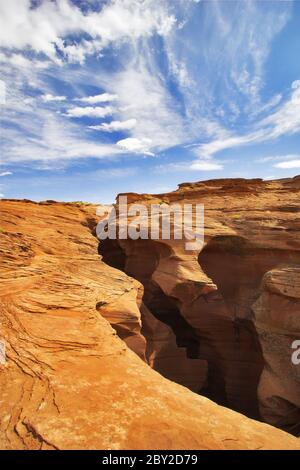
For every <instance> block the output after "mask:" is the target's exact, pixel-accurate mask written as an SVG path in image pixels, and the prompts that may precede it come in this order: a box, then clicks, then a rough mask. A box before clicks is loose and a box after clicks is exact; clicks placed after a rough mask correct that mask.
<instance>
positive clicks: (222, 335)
mask: <svg viewBox="0 0 300 470" xmlns="http://www.w3.org/2000/svg"><path fill="white" fill-rule="evenodd" d="M270 184H271V183H270ZM273 184H274V185H278V188H279V189H278V191H280V190H281V189H280V188H281V186H282V183H273ZM257 185H258V186H259V184H258V183H257ZM199 186H200V185H199ZM204 186H207V185H204ZM213 187H214V188H215V183H214V184H213ZM255 187H256V186H255ZM198 190H199V188H197V185H195V187H191V188H187V187H186V186H184V187H183V188H181V189H180V190H179V191H178V195H179V196H180V197H182V196H183V200H184V198H185V197H190V194H192V193H193V192H195V193H197V192H198ZM297 190H298V189H297ZM205 191H206V189H205V190H204V192H205ZM228 191H229V192H230V190H229V189H228ZM261 191H262V192H264V191H265V188H262V189H261ZM182 192H186V193H187V196H186V195H184V194H182ZM200 192H201V191H200ZM212 192H214V190H213V191H212ZM221 192H222V191H221ZM270 192H271V194H273V189H271V191H270ZM216 193H217V194H216V195H215V196H214V198H215V199H214V198H213V196H212V197H211V198H210V201H214V203H216V201H217V202H218V204H217V209H215V210H212V212H211V218H210V221H209V219H207V223H209V224H210V226H209V237H210V239H212V238H213V237H214V236H220V235H221V236H222V235H224V234H226V235H228V234H230V235H232V234H235V233H236V232H237V231H238V230H237V227H236V224H237V220H236V219H234V218H230V217H228V214H225V216H224V214H223V213H222V207H221V202H222V198H221V196H220V195H219V192H218V191H217V190H216ZM287 193H288V194H289V197H290V194H292V191H291V192H289V191H287ZM174 194H175V193H173V194H171V195H170V199H171V198H173V197H174V198H176V197H177V195H176V194H175V195H174ZM195 196H196V197H197V198H198V194H195ZM292 196H293V194H292ZM292 196H291V197H290V199H289V205H290V207H291V206H292V205H293V207H294V206H296V204H297V193H296V191H295V195H294V196H295V198H294V199H293V197H292ZM166 197H168V196H166ZM272 197H273V200H272V201H269V204H270V203H272V204H275V203H276V201H277V199H276V198H277V195H274V196H272ZM148 199H149V201H151V197H149V198H148ZM233 199H236V201H237V205H238V207H239V208H240V209H239V210H240V211H244V209H242V208H244V206H245V200H241V197H240V198H239V197H237V194H235V193H234V196H232V201H233ZM250 199H251V197H250V196H249V194H247V204H248V203H249V204H250V202H249V201H250ZM212 204H213V202H212ZM231 204H233V202H231ZM281 205H282V206H284V207H285V208H286V206H285V204H284V203H281ZM226 207H227V208H230V204H228V203H227V204H226ZM249 207H250V206H249ZM276 207H277V209H276V210H278V211H279V214H280V215H282V217H283V218H284V219H285V222H284V224H285V226H287V225H288V224H290V226H291V227H293V229H295V227H296V221H295V219H296V216H295V213H292V214H291V213H290V212H288V211H286V210H284V209H280V210H279V208H278V206H276ZM231 209H232V211H234V213H235V214H236V213H238V211H236V209H234V208H233V207H232V208H231ZM242 213H243V214H244V212H242ZM0 214H1V221H0V229H1V230H0V242H1V243H0V256H1V269H0V278H1V283H0V341H1V342H2V343H5V346H6V362H5V364H0V387H1V401H0V448H1V449H77V448H83V449H151V448H152V449H261V448H264V449H265V448H268V449H292V448H300V445H299V441H298V440H297V439H296V438H294V437H293V436H291V435H289V434H286V433H284V432H283V431H280V430H278V429H276V428H273V427H271V426H269V425H267V424H263V423H259V422H256V421H254V420H251V419H249V418H246V417H245V416H242V415H241V414H238V413H236V412H234V411H232V410H229V409H226V408H224V407H221V406H218V405H217V404H215V403H213V402H212V401H211V400H209V399H208V398H206V397H204V396H201V395H199V394H196V393H193V392H192V391H190V390H188V389H187V388H185V387H182V386H181V385H177V384H176V383H174V382H171V381H169V380H167V379H166V378H164V377H162V376H161V375H160V374H158V373H157V372H156V371H155V370H153V369H151V368H150V367H149V365H148V364H147V363H146V362H145V359H144V357H146V360H149V362H150V363H151V365H153V366H154V367H156V366H155V364H156V363H158V364H160V366H159V367H164V369H165V370H164V375H166V376H168V370H169V366H168V364H166V361H164V357H163V354H162V353H161V351H162V350H163V349H164V348H165V345H166V343H165V341H167V343H168V344H167V346H168V348H169V349H168V348H166V350H167V352H168V353H170V351H171V355H172V354H173V355H175V356H177V357H179V355H180V353H181V358H182V360H181V363H178V364H179V365H180V367H179V373H178V371H177V370H176V368H174V363H172V361H170V367H171V369H172V373H173V376H172V374H170V377H172V378H174V380H176V375H177V378H178V381H181V382H182V383H184V381H185V380H186V381H187V383H186V384H187V385H189V386H190V387H191V388H193V389H196V388H197V387H198V386H199V387H200V388H201V389H202V388H203V387H204V388H205V389H207V394H211V395H213V394H212V393H211V391H212V390H214V392H215V394H216V396H218V393H219V391H218V384H219V383H220V384H221V385H222V384H223V382H225V385H226V386H225V387H224V390H225V391H226V397H225V398H226V400H224V401H226V403H229V404H231V403H233V402H234V400H237V396H238V394H239V393H240V394H243V393H246V390H247V388H249V380H250V382H251V381H252V380H253V377H252V375H251V371H252V368H253V369H255V370H254V371H253V375H255V374H257V382H258V379H259V376H260V371H261V369H262V368H263V366H264V364H265V359H264V358H263V357H262V355H261V351H258V349H259V348H258V341H257V344H256V343H255V345H254V343H253V341H254V340H253V330H252V329H251V328H250V329H248V326H249V325H248V323H247V328H246V327H245V330H242V332H241V333H240V336H239V338H240V339H239V341H240V342H239V344H241V345H242V347H241V348H237V352H236V354H235V355H234V352H233V350H232V345H231V342H232V341H233V337H234V333H233V332H232V318H231V316H230V315H231V311H230V306H231V303H230V302H231V301H230V298H229V297H227V296H226V293H227V290H226V289H228V288H227V287H226V286H225V287H226V288H225V287H224V292H221V287H220V288H219V290H218V288H217V285H218V283H217V280H214V279H212V277H210V276H209V274H208V273H205V270H204V268H203V269H202V270H201V269H200V268H199V269H198V264H196V263H195V255H196V254H195V253H194V254H193V255H191V256H189V257H187V258H185V257H184V255H183V254H182V253H181V255H180V256H179V255H174V254H173V253H172V250H173V249H172V250H170V247H168V246H167V247H166V248H167V252H166V256H165V246H164V245H163V244H160V243H158V242H155V249H154V247H153V245H152V244H151V247H148V248H149V249H148V251H149V253H150V254H152V253H153V251H152V250H154V252H155V263H154V265H153V264H151V266H150V267H149V266H148V265H147V263H148V261H147V262H146V258H145V260H144V259H143V261H141V262H140V265H139V266H140V267H141V266H142V267H143V268H142V269H140V274H139V275H137V276H135V277H136V278H137V279H139V278H143V281H144V286H145V295H144V297H143V299H144V302H145V305H146V307H147V309H148V311H147V309H146V308H145V307H143V305H141V311H142V317H143V318H144V326H143V333H144V334H145V336H148V337H149V338H151V340H150V341H149V342H148V344H147V345H146V343H145V340H144V338H143V336H142V335H141V331H140V328H141V326H142V318H141V314H140V310H139V308H138V306H139V305H140V304H141V300H142V288H141V284H140V283H139V282H138V281H137V280H135V279H133V278H132V277H129V276H128V275H127V274H125V273H124V272H122V270H120V269H116V268H113V267H111V266H108V264H106V262H103V261H101V260H100V257H99V255H98V253H97V247H98V241H97V239H96V237H95V234H94V228H95V224H96V222H97V218H96V210H95V207H94V206H92V205H83V204H62V203H54V202H46V203H40V204H36V203H32V202H26V201H5V200H2V201H0ZM222 214H223V215H222ZM265 214H266V211H259V215H260V216H262V218H263V216H264V215H265ZM231 215H233V214H231ZM290 216H291V217H290ZM224 217H225V218H226V221H230V223H227V224H225V223H224V222H225V221H224ZM248 217H249V218H250V219H251V217H252V218H253V217H254V212H252V213H251V211H250V212H249V213H247V216H246V217H245V219H246V223H247V224H248V228H247V226H245V227H244V230H245V232H243V233H241V231H240V232H239V236H240V237H245V233H248V235H249V230H250V225H251V224H250V222H249V221H247V218H248ZM268 223H270V222H268ZM272 223H274V224H275V221H274V222H272ZM223 224H224V226H223ZM221 227H222V230H221ZM255 227H257V220H256V222H255ZM268 227H270V225H268ZM268 230H269V232H268V233H265V236H261V237H260V239H259V240H258V239H257V240H256V241H257V242H260V243H261V244H262V250H264V249H265V250H266V249H267V248H266V245H268V246H269V244H270V243H271V242H270V240H271V237H270V233H272V236H273V238H272V243H271V245H272V248H271V249H272V250H274V255H273V256H274V258H276V256H277V251H276V250H278V244H279V243H281V244H282V245H281V251H282V252H285V253H286V254H288V253H289V256H290V259H293V260H294V259H295V258H294V256H293V254H294V253H296V252H297V249H298V245H297V243H298V242H297V236H296V234H295V232H293V231H290V232H288V233H286V235H284V236H283V237H280V236H279V234H281V235H282V233H281V232H282V230H281V229H280V231H276V232H275V234H274V231H272V230H271V229H270V228H268ZM280 240H281V242H280ZM145 242H146V243H148V241H145ZM291 242H292V243H291ZM161 245H162V246H161ZM103 246H105V243H103ZM147 246H148V245H147ZM291 246H292V247H293V248H292V250H290V248H291ZM102 248H103V247H102ZM120 248H121V247H120V245H118V244H117V245H114V246H112V245H111V244H106V248H105V250H104V251H105V255H104V261H105V259H109V261H110V264H120V266H121V265H122V264H123V269H124V270H126V266H127V264H128V265H130V266H131V268H130V269H131V270H132V271H134V273H136V272H137V271H138V269H139V268H138V266H137V264H136V263H135V262H134V256H135V255H134V254H136V256H138V249H139V246H138V243H137V244H136V242H133V245H132V253H131V255H130V256H129V255H128V253H126V257H125V256H124V250H125V251H129V248H128V247H127V246H125V247H124V249H123V251H121V249H120ZM255 249H256V245H255ZM289 250H290V251H289ZM179 251H180V250H179ZM179 251H178V253H179ZM100 252H101V247H100ZM162 252H163V254H164V256H162ZM254 252H255V253H257V252H256V251H254ZM251 253H252V252H251ZM141 256H142V253H141ZM233 256H234V255H233ZM169 258H171V265H170V266H171V269H168V266H169V263H168V259H169ZM141 259H142V258H141ZM255 259H256V258H255ZM259 259H260V258H259V256H258V255H257V260H259ZM272 259H273V258H272ZM276 259H277V258H276ZM284 260H285V261H286V259H285V258H284ZM250 261H251V262H250ZM252 261H253V258H252V259H251V260H249V263H248V264H247V263H246V264H245V267H244V268H243V269H246V268H248V267H249V266H250V267H251V266H252V264H251V263H252ZM130 263H131V264H130ZM257 263H258V261H257ZM125 265H126V266H125ZM158 267H159V269H158V270H157V268H158ZM250 267H249V269H250ZM259 267H261V272H262V273H264V272H266V271H270V270H271V269H274V266H273V265H272V263H270V262H267V261H266V260H264V261H263V262H262V264H261V265H260V264H259ZM164 268H166V269H167V270H166V272H165V273H164ZM266 268H268V269H266ZM211 269H213V267H211ZM249 269H248V271H249ZM145 272H146V273H145ZM154 272H155V273H156V274H155V276H154V275H153V274H154ZM207 272H208V269H207ZM253 272H254V269H253ZM176 273H178V278H177V274H176ZM246 274H247V273H246ZM246 274H245V276H244V278H243V279H244V283H243V286H242V287H241V292H242V293H243V304H241V306H242V307H243V308H242V307H241V308H240V309H239V311H238V314H237V315H240V316H242V314H243V318H247V312H248V310H247V308H248V307H247V302H248V299H250V298H251V305H252V304H253V297H254V292H255V295H256V289H257V288H258V287H257V286H256V283H257V285H258V286H259V283H260V282H261V279H259V280H257V281H256V279H255V280H254V279H252V278H251V285H250V286H248V285H246V277H247V276H246ZM220 275H221V274H220ZM249 276H250V274H249ZM253 276H254V274H253ZM221 277H222V276H221ZM250 277H251V276H250ZM168 279H170V282H169V281H168ZM230 279H235V277H234V275H233V273H232V276H231V278H230ZM232 282H233V280H232ZM147 283H148V284H147ZM244 284H245V285H244ZM230 286H231V285H230ZM230 286H229V287H230ZM148 287H149V288H148ZM222 288H223V286H222ZM229 290H230V289H229ZM233 290H234V289H233ZM187 292H188V295H189V297H188V298H187V297H186V293H187ZM230 292H231V291H230ZM157 293H159V295H158V297H157ZM234 294H235V292H234ZM228 295H229V292H228ZM260 295H263V291H262V293H261V294H260ZM198 298H199V300H198ZM234 299H239V297H238V296H237V295H236V294H235V296H234ZM257 299H258V296H257V298H256V301H257ZM246 301H247V302H246ZM198 302H200V303H198ZM262 302H265V303H266V304H267V305H269V303H268V302H269V301H268V300H262ZM155 305H158V306H159V305H162V306H163V307H164V306H166V307H167V309H166V310H165V309H164V308H162V309H161V311H159V308H158V307H156V306H155ZM195 305H196V306H197V308H196V307H195ZM200 306H201V308H202V307H205V308H206V310H203V311H201V310H200ZM151 307H152V308H153V310H152V309H151ZM257 308H258V307H257ZM266 308H268V307H266ZM241 312H242V313H241ZM154 317H155V318H154ZM158 317H159V318H158ZM199 318H200V320H199ZM295 318H296V315H295ZM245 321H247V322H249V324H250V320H245ZM258 321H259V320H258ZM110 323H111V325H112V326H111V325H110ZM287 323H288V324H291V321H290V322H289V321H288V320H287ZM227 325H228V326H227ZM251 325H252V323H251ZM253 328H254V327H253ZM156 331H157V332H158V333H159V335H161V336H160V338H161V341H160V339H159V337H158V336H156V333H155V332H156ZM233 331H235V330H233ZM116 332H117V333H118V335H119V336H118V335H117V334H116ZM293 334H294V333H293ZM201 336H202V337H203V341H200V343H199V338H200V339H201ZM159 343H160V346H158V345H159ZM199 344H200V345H201V347H200V348H199ZM221 346H224V349H225V352H224V356H223V357H219V355H220V354H221V353H222V351H223V349H222V347H221ZM249 346H251V347H252V349H251V353H250V356H249V355H248V356H246V350H247V349H248V350H249ZM129 348H132V349H133V350H135V351H136V352H137V354H135V353H134V352H133V351H131V350H130V349H129ZM180 349H181V351H180V353H179V352H178V350H180ZM183 350H185V352H186V354H185V355H182V351H183ZM199 351H201V352H200V354H199ZM222 354H223V353H222ZM138 355H139V356H140V357H139V356H138ZM199 356H200V357H199ZM268 357H269V356H268ZM192 360H194V361H195V366H194V365H190V368H189V369H185V368H184V366H183V364H184V362H185V361H186V363H190V364H191V361H192ZM229 360H235V361H236V362H235V365H237V366H238V367H233V369H232V370H228V365H229V362H228V361H229ZM266 360H267V359H266ZM251 361H252V362H251ZM255 361H256V362H255ZM243 364H245V365H243ZM252 364H255V367H254V366H253V365H252ZM256 364H259V367H260V369H259V373H258V370H257V369H256V367H257V365H256ZM246 369H247V372H248V379H247V377H246V375H247V374H246ZM185 370H189V371H190V372H191V376H190V377H186V378H185V377H184V376H183V374H182V373H180V371H183V372H184V371H185ZM197 370H198V372H197V374H198V373H199V375H197V376H196V377H194V378H193V374H194V371H197ZM244 370H245V373H244V375H243V374H242V373H241V372H240V371H242V372H243V371H244ZM241 377H242V378H241ZM247 380H248V381H247ZM255 380H256V375H255ZM251 384H252V382H251ZM251 386H252V385H251ZM293 386H294V385H293ZM235 387H239V392H236V391H235ZM252 387H253V388H254V386H252ZM224 390H223V389H222V390H221V393H220V395H222V394H223V393H224ZM251 393H252V392H251ZM253 393H254V390H253ZM249 395H250V394H249ZM228 397H229V398H230V399H229V398H228ZM251 398H252V397H251ZM247 399H248V398H247ZM230 400H231V401H230ZM249 400H250V398H249ZM220 401H221V400H220ZM237 401H238V400H237ZM236 408H238V406H237V407H236Z"/></svg>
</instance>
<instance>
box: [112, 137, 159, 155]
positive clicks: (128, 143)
mask: <svg viewBox="0 0 300 470" xmlns="http://www.w3.org/2000/svg"><path fill="white" fill-rule="evenodd" d="M151 142H152V141H151V139H147V138H146V137H144V138H142V139H136V138H134V137H128V138H127V139H122V140H119V141H118V142H117V146H118V147H120V148H121V149H122V150H125V151H127V152H133V153H144V154H145V155H152V156H153V155H154V154H153V153H152V152H150V148H151Z"/></svg>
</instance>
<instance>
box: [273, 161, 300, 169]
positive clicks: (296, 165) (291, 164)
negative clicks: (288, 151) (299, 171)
mask: <svg viewBox="0 0 300 470" xmlns="http://www.w3.org/2000/svg"><path fill="white" fill-rule="evenodd" d="M273 166H274V168H282V169H289V168H300V159H299V160H289V161H285V162H279V163H275V164H274V165H273Z"/></svg>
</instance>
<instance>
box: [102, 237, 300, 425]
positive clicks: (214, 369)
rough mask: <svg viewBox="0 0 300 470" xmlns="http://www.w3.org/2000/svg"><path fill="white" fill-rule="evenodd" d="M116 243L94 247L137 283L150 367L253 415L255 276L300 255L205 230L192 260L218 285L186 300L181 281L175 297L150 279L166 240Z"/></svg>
mask: <svg viewBox="0 0 300 470" xmlns="http://www.w3.org/2000/svg"><path fill="white" fill-rule="evenodd" d="M124 246H125V248H124V249H123V248H122V247H121V246H120V244H119V241H117V240H105V241H101V242H100V244H99V254H100V255H101V256H102V259H103V261H104V262H105V263H107V264H109V265H110V266H112V267H114V268H117V269H119V270H122V271H124V272H125V273H126V274H128V275H129V276H132V277H133V278H135V279H137V280H139V281H140V282H141V283H142V284H143V286H144V296H143V304H142V306H141V314H142V334H143V335H144V337H145V338H146V341H147V350H148V351H147V354H146V357H147V360H148V363H149V364H150V366H151V367H153V368H154V369H155V370H157V371H158V372H160V373H161V374H162V375H164V376H165V377H167V378H169V379H170V380H173V381H175V382H177V383H180V384H182V385H185V386H187V387H189V388H190V389H191V390H193V391H195V392H198V393H200V394H201V395H205V396H207V397H208V398H210V399H212V400H213V401H215V402H216V403H218V404H221V405H223V406H226V407H228V408H231V409H233V410H235V411H238V412H241V413H243V414H245V415H247V416H250V417H252V418H255V419H261V418H260V414H259V409H258V399H257V386H258V382H259V379H260V376H261V373H262V369H263V366H264V359H263V355H262V350H261V345H260V342H259V339H258V335H257V332H256V329H255V326H254V323H253V321H252V320H253V312H252V305H253V303H254V302H255V300H256V299H257V297H258V295H259V288H260V284H261V280H262V277H263V275H264V274H265V273H266V272H267V271H269V270H270V269H273V268H274V267H277V266H280V265H282V264H286V263H288V264H291V263H292V262H296V263H300V254H298V253H292V252H290V251H288V252H286V251H283V250H276V249H272V250H267V249H260V248H257V247H254V246H252V245H251V244H250V243H249V242H247V241H246V240H244V239H243V238H242V237H238V236H216V237H213V238H212V239H211V240H210V241H209V242H208V243H207V245H206V246H205V247H204V249H203V251H202V252H201V253H200V254H199V257H198V263H199V265H200V267H201V269H202V270H203V272H204V273H205V274H206V275H207V276H208V277H209V278H210V279H211V280H212V281H213V282H214V284H215V285H216V286H217V289H218V290H217V291H215V292H211V293H209V294H207V295H205V296H204V295H201V296H199V298H197V299H195V301H193V302H192V303H191V302H190V300H191V299H190V298H189V293H188V292H189V291H188V286H187V295H186V297H187V302H186V304H182V302H180V301H179V300H178V298H175V297H170V296H168V295H166V294H165V293H164V292H163V291H162V289H161V287H160V286H159V285H158V284H157V283H156V282H155V281H154V280H153V279H152V274H153V273H154V271H155V269H156V268H157V265H158V263H159V260H160V259H162V258H164V257H165V258H168V257H169V256H170V249H169V247H167V246H166V245H165V244H163V243H160V242H155V241H152V240H135V241H133V240H126V244H125V243H124ZM125 250H126V253H125ZM184 288H185V287H184V284H181V289H184ZM181 298H182V296H181Z"/></svg>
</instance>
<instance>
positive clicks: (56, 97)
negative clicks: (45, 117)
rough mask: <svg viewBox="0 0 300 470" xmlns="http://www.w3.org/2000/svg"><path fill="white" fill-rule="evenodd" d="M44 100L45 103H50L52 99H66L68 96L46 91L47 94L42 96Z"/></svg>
mask: <svg viewBox="0 0 300 470" xmlns="http://www.w3.org/2000/svg"><path fill="white" fill-rule="evenodd" d="M42 100H43V101H44V102H45V103H49V102H51V101H65V100H66V97H65V96H54V95H51V94H50V93H46V94H45V95H43V96H42Z"/></svg>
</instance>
